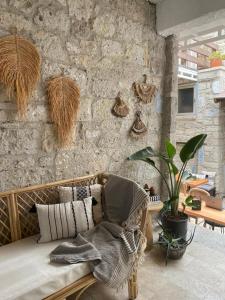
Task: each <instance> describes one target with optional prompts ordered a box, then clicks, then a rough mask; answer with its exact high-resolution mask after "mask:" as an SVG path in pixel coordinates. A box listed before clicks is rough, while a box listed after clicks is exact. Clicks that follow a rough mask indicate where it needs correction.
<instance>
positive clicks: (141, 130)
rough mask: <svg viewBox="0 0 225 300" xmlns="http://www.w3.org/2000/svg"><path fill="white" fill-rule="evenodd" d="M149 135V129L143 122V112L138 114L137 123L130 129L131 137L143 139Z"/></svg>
mask: <svg viewBox="0 0 225 300" xmlns="http://www.w3.org/2000/svg"><path fill="white" fill-rule="evenodd" d="M146 133H147V127H146V126H145V124H144V123H143V121H142V120H141V111H137V112H136V118H135V121H134V123H133V125H132V127H131V129H130V136H131V137H134V138H139V137H142V136H143V135H145V134H146Z"/></svg>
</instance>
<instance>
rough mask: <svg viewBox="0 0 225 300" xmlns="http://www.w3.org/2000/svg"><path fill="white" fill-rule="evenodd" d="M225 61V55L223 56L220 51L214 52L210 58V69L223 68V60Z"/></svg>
mask: <svg viewBox="0 0 225 300" xmlns="http://www.w3.org/2000/svg"><path fill="white" fill-rule="evenodd" d="M224 59H225V54H222V53H221V52H220V51H213V52H212V53H211V54H210V56H209V60H210V67H211V68H215V67H220V66H222V63H223V60H224Z"/></svg>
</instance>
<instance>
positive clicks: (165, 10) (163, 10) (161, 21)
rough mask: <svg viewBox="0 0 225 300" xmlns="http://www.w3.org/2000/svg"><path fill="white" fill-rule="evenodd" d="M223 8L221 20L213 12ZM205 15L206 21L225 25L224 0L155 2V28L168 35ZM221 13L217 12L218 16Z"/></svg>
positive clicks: (168, 0)
mask: <svg viewBox="0 0 225 300" xmlns="http://www.w3.org/2000/svg"><path fill="white" fill-rule="evenodd" d="M219 10H224V14H222V16H221V17H222V18H221V20H218V14H216V15H215V12H217V11H219ZM205 15H207V22H211V21H212V22H214V24H215V23H216V21H218V22H217V23H218V25H219V24H221V22H222V23H223V25H225V18H224V16H225V0H164V1H162V2H159V3H157V30H158V32H159V33H161V34H164V35H169V34H172V33H173V30H175V31H177V32H175V33H179V29H178V30H177V27H178V26H179V25H181V24H184V23H189V24H191V23H190V22H192V21H194V23H195V21H196V19H198V18H201V19H202V17H204V16H205ZM220 15H221V14H219V16H220Z"/></svg>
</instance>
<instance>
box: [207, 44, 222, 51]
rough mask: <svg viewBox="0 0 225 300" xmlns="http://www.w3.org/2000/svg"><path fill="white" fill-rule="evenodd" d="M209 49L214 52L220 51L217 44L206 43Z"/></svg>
mask: <svg viewBox="0 0 225 300" xmlns="http://www.w3.org/2000/svg"><path fill="white" fill-rule="evenodd" d="M205 45H206V46H207V47H209V48H211V49H213V50H218V49H219V46H218V45H217V44H215V43H206V44H205Z"/></svg>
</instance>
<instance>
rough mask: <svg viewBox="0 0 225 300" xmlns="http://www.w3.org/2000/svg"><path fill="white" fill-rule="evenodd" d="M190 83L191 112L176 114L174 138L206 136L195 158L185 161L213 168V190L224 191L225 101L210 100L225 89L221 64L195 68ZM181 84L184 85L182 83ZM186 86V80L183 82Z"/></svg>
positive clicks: (195, 168) (196, 166)
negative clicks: (192, 108)
mask: <svg viewBox="0 0 225 300" xmlns="http://www.w3.org/2000/svg"><path fill="white" fill-rule="evenodd" d="M192 86H193V87H194V101H195V105H194V113H193V114H186V115H185V114H177V117H176V142H177V143H184V142H185V141H187V139H189V138H191V137H192V136H194V135H196V134H200V133H206V134H207V135H208V136H207V140H206V143H205V145H204V146H203V148H202V149H201V151H200V152H199V153H198V155H197V157H196V159H195V160H194V161H192V162H191V163H190V165H189V168H190V170H191V171H194V172H198V173H200V172H201V171H209V172H216V188H217V192H219V193H222V194H223V193H225V158H224V157H225V156H224V154H225V153H224V149H225V141H224V130H225V103H224V101H223V100H222V101H221V102H219V103H215V102H214V98H216V96H217V95H218V94H219V93H220V92H222V91H223V90H224V89H225V68H224V67H219V68H212V69H206V70H201V71H199V74H198V81H197V82H196V83H193V84H192ZM183 87H185V85H183ZM187 87H190V84H188V85H187Z"/></svg>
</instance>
